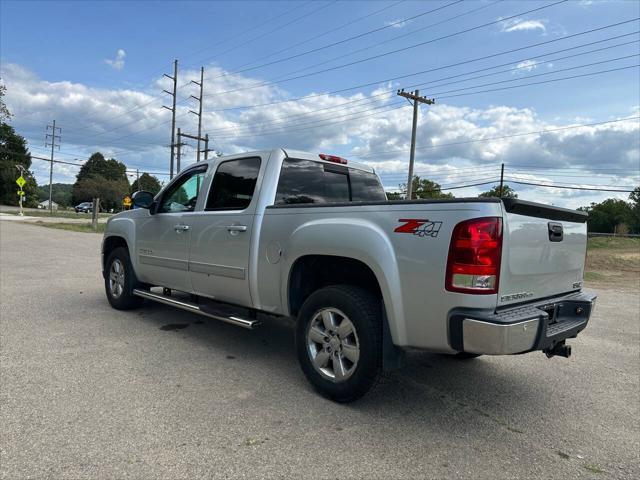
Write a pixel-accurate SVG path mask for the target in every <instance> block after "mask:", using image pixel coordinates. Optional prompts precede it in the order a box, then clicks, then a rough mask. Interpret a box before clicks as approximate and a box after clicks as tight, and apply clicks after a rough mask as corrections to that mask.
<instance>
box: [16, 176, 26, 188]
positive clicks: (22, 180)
mask: <svg viewBox="0 0 640 480" xmlns="http://www.w3.org/2000/svg"><path fill="white" fill-rule="evenodd" d="M16 183H17V184H18V186H19V187H20V188H22V187H24V184H25V183H27V181H26V180H25V179H24V177H23V176H22V175H20V176H19V177H18V179H17V180H16Z"/></svg>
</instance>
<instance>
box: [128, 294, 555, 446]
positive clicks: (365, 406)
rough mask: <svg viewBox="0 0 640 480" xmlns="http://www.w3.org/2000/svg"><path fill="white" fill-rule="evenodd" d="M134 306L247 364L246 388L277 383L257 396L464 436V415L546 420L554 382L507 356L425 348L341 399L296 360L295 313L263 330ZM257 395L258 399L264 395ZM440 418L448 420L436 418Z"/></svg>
mask: <svg viewBox="0 0 640 480" xmlns="http://www.w3.org/2000/svg"><path fill="white" fill-rule="evenodd" d="M134 312H137V313H134ZM134 312H130V313H131V314H133V315H135V316H136V318H137V319H138V320H140V321H143V322H145V323H146V324H148V325H149V326H150V327H153V328H158V329H161V330H164V331H166V332H167V335H181V336H182V337H183V338H186V339H189V340H195V341H197V342H199V343H202V344H203V345H205V346H206V348H207V349H211V351H212V353H213V352H214V351H215V352H216V354H217V355H220V354H222V355H224V356H225V357H226V358H227V359H229V360H232V361H234V362H240V363H241V364H243V365H242V369H243V370H245V371H251V372H252V373H251V375H249V376H248V377H247V378H246V379H245V380H244V381H246V385H244V386H243V387H246V389H248V390H251V389H252V388H255V378H256V377H257V378H260V377H262V378H269V377H271V378H274V381H273V382H272V383H268V387H267V388H268V389H271V390H272V391H271V392H268V391H261V392H260V395H264V396H267V397H269V396H270V397H271V398H273V396H280V395H286V396H287V397H288V398H289V399H291V398H294V399H297V398H299V399H300V400H301V403H302V404H306V407H307V408H313V405H315V404H318V406H319V407H320V406H321V407H322V408H327V405H329V408H331V409H334V410H335V411H343V412H344V411H348V412H350V413H351V414H356V415H358V416H359V417H362V416H363V415H364V416H365V417H368V418H370V419H373V418H382V417H384V419H385V420H393V422H396V424H397V425H396V426H395V427H394V428H397V426H398V425H403V424H404V425H405V426H410V425H413V426H415V425H416V423H417V424H420V425H423V426H424V424H425V423H432V424H433V423H434V422H435V424H434V425H433V426H434V428H436V429H438V428H443V429H446V430H447V431H450V432H451V431H452V430H459V433H460V434H461V435H467V433H466V429H467V428H468V426H467V425H465V418H471V417H473V418H475V419H478V420H481V419H482V418H484V420H486V422H484V423H485V424H486V425H488V426H492V427H491V428H494V429H495V428H502V429H505V430H507V431H510V432H512V433H515V434H524V433H525V432H524V431H523V430H522V429H521V427H519V426H518V420H517V419H518V418H519V417H520V415H521V412H522V411H523V410H526V411H527V416H528V418H532V417H534V418H535V417H538V418H540V419H542V418H544V417H545V415H546V414H547V413H548V409H549V404H550V402H549V399H550V398H551V395H552V389H553V385H549V384H547V382H546V379H545V378H543V377H542V376H541V377H538V378H531V377H530V376H529V377H528V378H527V377H525V376H523V375H522V374H521V372H520V371H519V370H518V368H517V367H515V368H511V366H510V364H509V358H506V357H504V358H501V359H500V360H496V359H495V358H493V359H485V358H482V357H481V358H477V359H472V360H460V359H456V358H454V357H451V356H447V355H437V354H430V353H424V352H420V351H411V352H409V353H408V354H407V362H406V366H405V367H404V368H402V369H400V370H396V371H393V372H389V373H386V374H384V376H383V379H382V381H381V382H380V384H379V385H378V386H377V387H376V388H375V389H374V390H372V391H371V392H370V393H369V394H368V395H367V396H365V397H364V398H363V399H361V400H359V401H358V402H355V403H352V404H349V405H340V404H336V403H333V402H331V401H329V400H326V399H323V398H321V397H320V396H318V395H317V394H316V393H315V392H314V391H313V389H312V388H311V386H310V385H309V384H308V383H307V381H306V379H305V378H304V376H303V374H302V372H301V370H300V368H299V366H298V361H297V358H296V352H295V346H294V322H293V320H291V319H270V318H267V319H265V320H264V322H263V325H262V326H261V327H259V328H258V329H256V330H254V331H247V330H244V329H241V328H238V327H235V326H232V325H228V324H225V323H223V322H220V321H216V320H213V319H207V318H206V317H201V316H198V315H194V314H191V313H188V312H183V311H180V310H175V309H173V308H171V307H167V306H164V305H159V304H153V303H151V302H146V303H145V305H144V307H143V308H142V309H140V310H137V311H134ZM212 357H213V355H212ZM510 358H511V359H513V358H514V357H510ZM211 361H212V368H219V363H218V360H214V359H213V358H212V360H211ZM274 376H276V377H274ZM275 378H277V381H275ZM239 381H240V382H243V380H242V379H239ZM276 389H281V390H282V391H279V392H278V391H275V390H276ZM257 397H259V395H258V396H257ZM310 397H311V399H312V400H311V403H309V402H310V400H309V398H310ZM256 401H257V402H258V403H260V399H259V398H257V399H256ZM254 406H255V405H254ZM452 417H455V418H457V419H458V422H460V423H459V424H458V425H457V426H455V425H451V423H450V420H451V418H452ZM438 418H440V419H441V420H442V419H444V418H446V419H447V421H446V422H439V421H438V420H437V419H438Z"/></svg>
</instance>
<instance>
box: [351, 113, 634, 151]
mask: <svg viewBox="0 0 640 480" xmlns="http://www.w3.org/2000/svg"><path fill="white" fill-rule="evenodd" d="M639 119H640V116H634V117H626V118H619V119H617V120H606V121H602V122H592V123H582V124H580V125H569V126H566V127H558V128H549V129H546V130H536V131H532V132H523V133H512V134H509V135H500V136H496V137H485V138H477V139H473V140H463V141H459V142H449V143H440V144H437V145H428V146H425V147H420V148H417V149H416V150H430V149H433V148H442V147H451V146H457V145H466V144H468V143H477V142H489V141H492V140H504V139H507V138H516V137H523V136H527V135H542V134H545V133H553V132H560V131H563V130H571V129H574V128H583V127H595V126H598V125H607V124H610V123H618V122H625V121H627V120H639ZM406 151H407V150H406V149H402V150H386V151H382V152H375V153H368V154H364V155H354V156H355V157H356V158H368V157H372V156H379V155H384V154H387V153H402V152H406Z"/></svg>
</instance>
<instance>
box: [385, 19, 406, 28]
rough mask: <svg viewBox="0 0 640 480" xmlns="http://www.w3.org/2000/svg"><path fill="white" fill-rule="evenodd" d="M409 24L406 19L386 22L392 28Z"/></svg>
mask: <svg viewBox="0 0 640 480" xmlns="http://www.w3.org/2000/svg"><path fill="white" fill-rule="evenodd" d="M408 24H409V22H408V21H406V20H389V21H388V22H385V25H387V26H389V27H391V28H403V27H406V26H407V25H408Z"/></svg>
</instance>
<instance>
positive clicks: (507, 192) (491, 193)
mask: <svg viewBox="0 0 640 480" xmlns="http://www.w3.org/2000/svg"><path fill="white" fill-rule="evenodd" d="M478 197H482V198H491V197H496V198H500V186H499V185H496V186H495V187H493V188H492V189H491V190H488V191H486V192H482V193H481V194H480V195H478ZM502 198H518V194H517V193H516V191H515V190H514V189H513V188H511V187H510V186H509V185H503V186H502Z"/></svg>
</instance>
